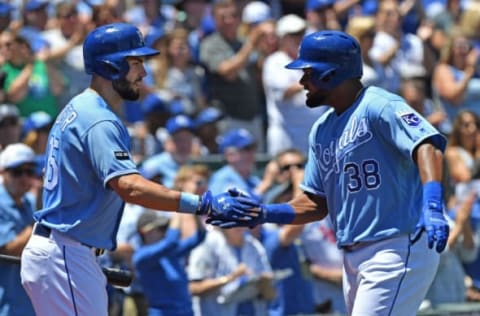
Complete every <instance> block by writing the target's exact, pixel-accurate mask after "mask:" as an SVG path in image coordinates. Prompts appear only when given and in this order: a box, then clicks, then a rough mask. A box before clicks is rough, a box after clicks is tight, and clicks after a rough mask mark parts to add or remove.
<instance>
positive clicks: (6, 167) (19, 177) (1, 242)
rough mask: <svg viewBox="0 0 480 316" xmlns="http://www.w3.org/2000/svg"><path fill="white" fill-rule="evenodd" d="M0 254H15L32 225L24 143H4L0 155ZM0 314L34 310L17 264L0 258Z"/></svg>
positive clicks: (31, 167)
mask: <svg viewBox="0 0 480 316" xmlns="http://www.w3.org/2000/svg"><path fill="white" fill-rule="evenodd" d="M0 172H1V176H2V178H3V183H2V184H0V219H1V220H0V223H1V224H0V227H1V233H0V236H1V237H0V253H1V254H4V255H9V256H16V257H19V256H20V255H21V253H22V251H23V248H24V247H25V245H26V243H27V241H28V239H29V238H30V235H31V234H32V227H33V212H34V211H35V210H36V208H35V200H34V197H33V196H31V195H29V193H28V192H29V191H30V189H31V187H32V180H33V178H34V176H35V153H34V152H33V150H32V149H31V148H29V147H28V146H27V145H24V144H21V143H16V144H11V145H8V146H7V147H6V148H5V149H4V150H3V151H2V152H1V154H0ZM0 315H2V316H16V315H18V316H30V315H31V316H33V315H35V312H34V310H33V307H32V305H31V303H30V299H29V298H28V296H27V294H26V292H25V290H24V289H23V287H22V284H21V282H20V265H19V264H18V265H17V264H12V263H4V262H2V261H0Z"/></svg>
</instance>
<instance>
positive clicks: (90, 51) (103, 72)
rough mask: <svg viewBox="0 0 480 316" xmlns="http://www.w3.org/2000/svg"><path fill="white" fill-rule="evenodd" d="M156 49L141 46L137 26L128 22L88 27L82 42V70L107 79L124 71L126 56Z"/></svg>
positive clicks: (151, 53)
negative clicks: (94, 27) (83, 64)
mask: <svg viewBox="0 0 480 316" xmlns="http://www.w3.org/2000/svg"><path fill="white" fill-rule="evenodd" d="M157 54H159V51H157V50H155V49H152V48H150V47H147V46H145V42H144V40H143V36H142V34H141V33H140V30H139V29H138V28H137V27H135V26H133V25H131V24H128V23H112V24H107V25H103V26H100V27H98V28H96V29H94V30H93V31H91V32H90V33H89V34H88V35H87V38H86V39H85V42H84V43H83V58H84V63H85V71H86V72H87V73H88V74H97V75H99V76H102V77H103V78H105V79H108V80H117V79H119V78H122V77H124V76H125V75H126V74H127V73H128V69H129V67H128V62H127V61H126V59H125V58H126V57H128V56H139V57H140V56H153V55H157Z"/></svg>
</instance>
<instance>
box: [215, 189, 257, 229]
mask: <svg viewBox="0 0 480 316" xmlns="http://www.w3.org/2000/svg"><path fill="white" fill-rule="evenodd" d="M210 197H211V202H210V207H209V211H208V212H207V213H206V214H207V215H208V216H209V219H207V223H209V222H210V221H211V220H212V219H222V220H226V221H227V220H228V221H250V220H251V219H252V216H255V215H256V213H255V211H251V209H252V208H256V207H257V206H258V203H257V202H255V201H254V200H252V199H250V198H248V197H247V196H246V195H244V194H241V193H239V192H238V191H236V190H235V191H232V190H229V191H228V192H224V193H221V194H218V195H215V196H211V193H210Z"/></svg>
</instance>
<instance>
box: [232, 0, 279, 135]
mask: <svg viewBox="0 0 480 316" xmlns="http://www.w3.org/2000/svg"><path fill="white" fill-rule="evenodd" d="M259 24H262V25H263V26H262V28H263V32H262V34H261V35H260V38H259V39H258V41H257V45H255V49H254V53H253V54H251V56H250V59H251V61H250V62H251V63H252V65H255V66H254V67H255V71H253V73H254V74H255V76H256V78H255V81H256V82H257V92H258V94H259V95H260V98H261V101H260V102H261V117H262V125H263V127H264V129H265V128H266V127H267V126H268V117H267V109H266V100H265V91H264V88H263V81H262V73H263V67H264V64H265V59H266V58H267V57H268V56H270V55H271V54H272V53H274V52H275V51H276V50H277V49H278V37H277V34H276V33H275V25H276V23H275V20H273V18H272V12H271V8H270V7H269V6H268V5H267V4H266V3H265V2H262V1H251V2H248V3H247V4H246V5H245V6H244V8H243V10H242V24H241V26H240V32H241V34H242V36H243V37H244V38H248V37H249V33H251V32H254V31H255V28H256V26H257V25H259Z"/></svg>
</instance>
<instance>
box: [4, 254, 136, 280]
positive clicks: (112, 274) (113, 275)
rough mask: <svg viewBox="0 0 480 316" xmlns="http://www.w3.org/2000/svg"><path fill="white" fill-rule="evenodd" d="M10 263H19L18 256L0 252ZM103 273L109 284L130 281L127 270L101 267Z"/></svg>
mask: <svg viewBox="0 0 480 316" xmlns="http://www.w3.org/2000/svg"><path fill="white" fill-rule="evenodd" d="M1 261H3V262H6V263H12V264H20V263H21V260H20V257H15V256H9V255H4V254H0V262H1ZM101 268H102V271H103V274H105V277H106V278H107V281H108V283H109V284H111V285H114V286H119V287H128V286H130V283H132V278H133V275H132V272H130V271H128V270H122V269H115V268H106V267H101Z"/></svg>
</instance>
